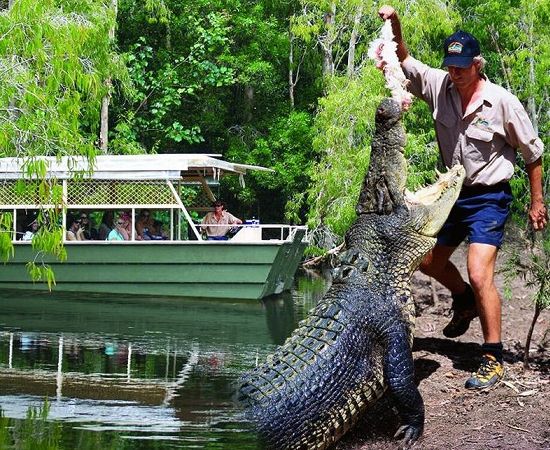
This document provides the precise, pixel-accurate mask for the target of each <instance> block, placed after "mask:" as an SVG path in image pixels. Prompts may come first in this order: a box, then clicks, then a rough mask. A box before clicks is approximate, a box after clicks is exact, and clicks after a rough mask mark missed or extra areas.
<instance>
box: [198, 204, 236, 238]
mask: <svg viewBox="0 0 550 450" xmlns="http://www.w3.org/2000/svg"><path fill="white" fill-rule="evenodd" d="M212 206H213V207H214V211H213V212H209V213H208V214H206V216H204V218H203V219H202V222H201V231H202V232H203V233H206V237H207V239H208V240H209V241H223V240H227V239H228V238H227V236H226V234H227V232H228V231H229V230H230V229H231V226H229V225H240V224H241V223H243V221H242V220H241V219H239V218H237V217H235V216H234V215H233V214H231V213H230V212H229V211H226V210H225V203H224V202H222V201H221V200H216V201H215V202H214V203H213V204H212Z"/></svg>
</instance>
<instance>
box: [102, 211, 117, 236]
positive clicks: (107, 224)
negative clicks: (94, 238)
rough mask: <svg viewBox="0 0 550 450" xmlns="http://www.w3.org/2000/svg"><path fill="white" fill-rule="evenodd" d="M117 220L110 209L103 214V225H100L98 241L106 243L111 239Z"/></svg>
mask: <svg viewBox="0 0 550 450" xmlns="http://www.w3.org/2000/svg"><path fill="white" fill-rule="evenodd" d="M114 220H115V213H114V211H113V210H112V209H109V210H107V211H105V212H104V213H103V216H102V218H101V223H100V224H99V231H98V239H99V240H100V241H105V240H107V238H108V237H109V233H110V232H111V230H112V229H113V222H114Z"/></svg>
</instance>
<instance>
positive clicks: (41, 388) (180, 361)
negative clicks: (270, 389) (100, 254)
mask: <svg viewBox="0 0 550 450" xmlns="http://www.w3.org/2000/svg"><path fill="white" fill-rule="evenodd" d="M324 290H325V283H324V281H323V280H322V279H312V278H309V277H306V276H305V275H298V276H297V277H296V281H295V287H294V289H293V290H292V292H288V293H285V294H282V295H279V296H274V297H272V298H269V299H267V300H264V301H261V302H260V301H250V300H248V301H245V300H243V301H227V300H219V301H216V300H199V299H188V298H186V299H182V298H151V297H147V298H146V297H124V296H116V297H113V296H106V295H96V294H87V293H82V294H78V295H77V294H59V293H52V294H37V293H30V292H25V293H21V292H15V291H3V292H1V293H0V407H1V409H2V413H3V415H4V416H5V417H6V418H11V419H12V421H11V423H12V424H15V426H11V429H12V432H11V438H10V439H11V440H12V442H13V440H14V439H15V440H16V441H17V440H20V441H25V442H27V444H28V441H29V440H32V439H34V438H35V437H33V433H36V426H35V425H33V427H32V428H33V430H34V431H29V430H28V428H29V427H25V423H26V422H25V418H26V417H27V414H28V413H29V411H32V410H33V408H35V409H36V410H39V409H40V408H44V407H46V408H47V409H48V412H47V421H45V422H47V423H48V424H50V429H49V430H48V433H50V434H51V435H52V437H51V439H53V441H54V447H51V448H90V449H93V448H123V449H132V450H133V449H147V448H154V449H165V448H166V449H168V448H179V449H181V448H189V449H235V450H237V449H238V450H245V449H257V448H259V444H258V442H257V440H256V436H255V434H254V433H253V432H252V431H251V430H249V429H248V427H247V425H246V423H243V422H242V421H240V420H239V416H238V413H239V408H238V406H237V404H236V402H235V399H234V391H235V382H236V380H237V379H238V377H239V375H240V374H241V373H242V372H243V371H244V370H247V369H250V368H252V367H254V366H255V365H256V363H257V362H258V361H262V360H263V359H264V358H265V356H266V355H267V354H269V353H270V352H272V351H273V350H274V348H275V346H276V345H278V344H281V343H282V342H284V340H285V339H286V337H288V336H289V335H290V333H291V332H292V331H293V330H294V328H296V326H297V324H298V322H299V321H300V320H302V319H303V318H304V317H305V316H306V314H307V312H308V311H309V310H310V309H311V308H312V307H313V306H314V305H315V304H316V302H317V300H318V299H319V298H320V297H321V296H322V294H323V292H324ZM46 399H47V400H46ZM52 427H53V429H52ZM25 430H27V431H25ZM25 433H27V434H25ZM55 445H56V446H57V447H55ZM0 446H1V442H0Z"/></svg>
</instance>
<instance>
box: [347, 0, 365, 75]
mask: <svg viewBox="0 0 550 450" xmlns="http://www.w3.org/2000/svg"><path fill="white" fill-rule="evenodd" d="M362 16H363V4H359V6H358V7H357V11H356V12H355V17H354V19H353V30H352V32H351V36H350V38H349V48H348V78H352V77H353V74H354V72H355V47H356V45H357V37H358V35H359V24H360V23H361V17H362Z"/></svg>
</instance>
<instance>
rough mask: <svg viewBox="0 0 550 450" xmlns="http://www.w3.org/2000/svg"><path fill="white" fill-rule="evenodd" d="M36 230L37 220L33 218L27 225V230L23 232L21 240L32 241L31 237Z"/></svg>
mask: <svg viewBox="0 0 550 450" xmlns="http://www.w3.org/2000/svg"><path fill="white" fill-rule="evenodd" d="M37 231H38V221H37V220H36V219H35V220H33V221H32V222H31V223H29V225H28V226H27V230H26V231H25V234H23V237H22V238H21V240H22V241H32V238H33V237H34V235H35V234H36V233H37Z"/></svg>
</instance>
